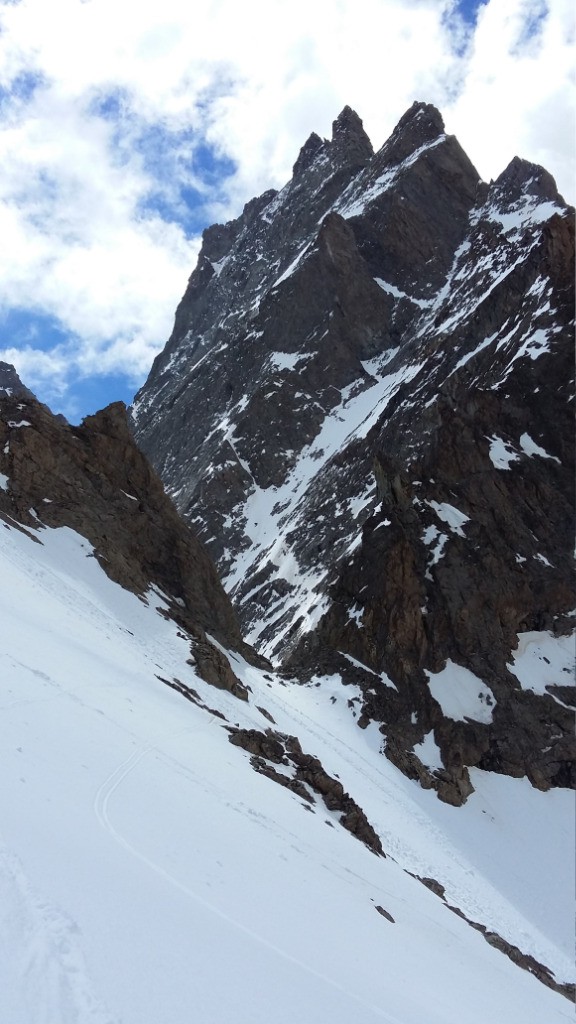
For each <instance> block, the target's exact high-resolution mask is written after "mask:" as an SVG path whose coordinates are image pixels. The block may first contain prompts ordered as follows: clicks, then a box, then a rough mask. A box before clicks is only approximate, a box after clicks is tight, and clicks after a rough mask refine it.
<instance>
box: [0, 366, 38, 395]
mask: <svg viewBox="0 0 576 1024" xmlns="http://www.w3.org/2000/svg"><path fill="white" fill-rule="evenodd" d="M10 396H13V397H14V398H33V397H34V396H33V394H32V392H31V391H30V390H29V389H28V388H27V387H25V386H24V384H23V383H22V381H21V380H20V377H19V376H18V374H17V373H16V370H15V368H14V367H13V366H12V364H11V363H5V362H3V361H2V360H1V359H0V397H1V398H7V397H10Z"/></svg>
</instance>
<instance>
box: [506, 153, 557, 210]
mask: <svg viewBox="0 0 576 1024" xmlns="http://www.w3.org/2000/svg"><path fill="white" fill-rule="evenodd" d="M494 184H495V186H496V188H497V189H500V190H502V191H505V192H507V193H509V194H510V196H511V198H517V197H520V195H531V196H534V198H536V199H541V200H551V201H553V202H556V201H558V200H559V199H561V196H560V195H559V193H558V189H557V187H556V182H555V181H554V178H553V177H552V175H551V174H550V172H549V171H547V170H545V169H544V167H540V165H539V164H533V163H531V162H530V161H529V160H523V159H522V157H519V156H515V157H513V158H512V160H511V161H510V163H509V164H508V166H507V167H506V168H505V169H504V170H503V171H502V174H500V175H499V176H498V178H497V179H496V181H495V183H494Z"/></svg>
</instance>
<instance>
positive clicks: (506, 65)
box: [0, 0, 573, 420]
mask: <svg viewBox="0 0 576 1024" xmlns="http://www.w3.org/2000/svg"><path fill="white" fill-rule="evenodd" d="M57 6H58V10H57V11H56V10H55V7H54V5H51V8H50V11H49V12H48V11H47V9H46V6H45V5H44V6H43V5H42V4H41V3H39V2H38V0H22V2H21V3H19V4H11V3H10V4H9V3H7V2H3V3H0V21H1V24H2V30H3V32H2V38H3V49H2V54H1V55H0V56H1V60H0V76H1V77H0V87H1V95H2V112H3V123H2V126H1V131H0V145H1V146H2V152H3V161H2V171H1V172H0V213H1V215H2V223H3V227H4V240H5V246H4V261H3V265H2V274H1V280H2V286H1V290H0V308H1V310H2V317H1V328H2V329H1V331H0V349H1V351H0V356H1V357H2V358H6V359H8V360H9V361H11V362H14V363H16V365H17V366H18V368H19V370H20V372H21V373H22V374H23V376H24V377H25V378H26V380H27V381H28V382H29V383H30V384H31V385H32V386H33V387H34V388H35V389H36V391H37V392H38V394H39V395H40V397H42V398H43V399H44V400H45V401H49V402H50V403H51V404H52V405H53V407H54V408H56V409H58V410H60V411H63V412H64V413H65V414H66V415H68V416H69V417H70V418H72V419H73V420H74V419H78V418H79V417H80V416H81V415H83V414H84V413H87V412H92V411H94V410H95V409H96V408H97V407H99V406H102V405H104V404H106V402H107V401H109V400H112V399H116V398H123V399H125V400H130V398H131V396H132V394H133V392H134V390H135V388H136V386H137V385H139V384H140V383H142V381H143V379H144V377H145V375H146V373H147V371H148V369H149V366H150V363H151V361H152V358H153V356H154V355H155V354H156V353H157V352H158V351H159V350H160V349H161V348H162V346H163V345H164V343H165V341H166V338H167V337H168V335H169V333H170V329H171V325H172V311H173V309H174V306H175V304H176V302H177V301H178V299H179V298H180V296H181V294H182V293H183V291H184V288H185V284H186V280H187V277H188V276H189V274H190V273H191V271H192V269H193V267H194V263H195V259H196V255H197V252H198V248H199V235H200V232H201V230H202V228H203V227H205V226H207V225H209V224H211V223H213V222H215V221H224V220H226V219H228V218H230V217H231V216H235V215H237V214H238V213H239V212H240V209H241V207H242V204H243V203H244V202H245V201H247V200H248V199H250V198H251V197H252V196H253V195H256V194H258V193H259V192H262V191H263V190H264V189H266V188H269V187H279V186H282V185H283V184H284V182H285V181H286V180H287V178H288V177H289V173H290V168H291V166H292V163H293V162H294V160H295V158H296V156H297V153H298V149H299V147H300V146H301V144H302V143H303V141H304V140H305V138H306V137H307V135H309V134H310V132H311V131H316V132H318V133H319V134H320V135H324V136H328V135H329V134H330V123H331V121H332V120H333V119H334V118H335V117H336V116H337V115H338V113H339V111H340V110H341V109H342V107H343V106H344V105H345V104H350V105H352V106H353V107H354V109H356V110H357V111H358V113H359V115H360V116H361V117H362V118H363V120H364V123H365V127H366V130H367V132H368V134H369V135H370V137H371V139H372V141H373V143H374V145H375V147H376V148H378V146H379V145H380V144H381V142H382V141H383V140H384V138H386V136H387V135H388V134H389V132H390V131H391V129H392V128H393V126H394V124H395V123H396V121H397V120H398V118H399V117H400V116H401V115H402V114H403V112H404V110H405V109H407V107H408V106H409V105H410V103H411V102H412V101H413V100H414V99H420V100H424V101H427V102H434V103H436V104H437V105H438V106H439V107H440V108H441V110H442V112H443V114H444V117H445V121H446V127H447V130H448V131H449V132H454V133H455V134H456V135H457V136H458V138H459V139H460V141H461V143H462V144H463V145H464V147H465V149H466V150H467V152H468V153H469V154H470V156H471V158H472V160H473V161H474V162H475V163H476V165H477V167H478V170H479V172H480V174H481V176H483V177H484V178H489V177H491V176H496V175H497V174H498V173H500V171H501V170H502V169H503V168H504V166H505V165H506V164H507V163H508V161H509V160H510V159H511V158H512V156H514V155H515V153H518V154H519V155H521V156H523V157H526V158H529V159H532V160H536V161H537V162H540V163H543V164H544V165H545V166H546V167H547V168H548V169H549V170H551V171H552V173H554V174H555V176H556V177H557V180H558V184H559V187H560V190H561V191H563V192H564V193H567V195H566V198H568V199H570V198H571V196H570V194H569V189H570V187H571V185H570V182H571V176H570V172H571V162H572V158H571V150H572V143H573V140H572V138H571V136H570V132H567V131H566V123H567V120H568V119H569V118H570V116H571V114H570V111H571V109H572V104H573V83H572V79H571V68H572V42H571V40H572V33H573V15H572V13H571V10H570V5H569V4H567V3H565V2H564V0H552V2H550V3H534V2H526V0H514V2H513V3H509V4H506V5H505V9H504V5H502V4H501V3H499V2H498V0H490V2H488V3H478V2H476V0H470V2H464V0H461V2H459V3H455V2H453V0H442V2H437V0H434V2H432V0H430V2H428V0H414V2H411V3H405V2H404V3H386V4H385V5H383V4H382V3H381V2H380V0H370V3H368V4H367V5H364V8H363V15H362V19H359V18H358V15H357V9H356V8H353V6H352V5H351V4H350V3H348V2H344V3H341V4H339V5H338V6H337V8H334V7H333V6H331V8H330V15H331V16H330V17H328V12H327V10H326V8H325V5H322V4H319V5H315V7H314V10H313V11H310V10H308V9H306V11H304V8H303V10H302V11H299V9H298V8H297V7H295V8H293V9H292V11H291V18H290V21H289V22H287V21H286V19H285V17H284V16H283V17H282V18H281V17H280V12H279V11H277V12H276V16H275V12H274V10H270V9H269V10H268V13H267V18H266V21H265V22H264V21H263V20H262V18H261V17H259V16H258V10H257V6H255V7H254V9H253V11H252V12H251V13H252V15H253V16H252V17H248V14H250V12H246V11H245V9H244V8H243V9H242V12H241V13H240V11H239V10H238V9H237V8H235V7H234V5H230V4H229V3H228V2H221V3H218V4H212V5H205V7H203V9H202V11H201V12H200V11H196V10H195V11H194V12H193V16H192V13H183V11H182V7H181V4H176V3H172V2H168V3H165V4H163V5H162V9H161V10H160V9H158V8H157V6H156V5H147V4H145V5H142V4H139V5H138V17H137V18H134V17H133V16H132V15H133V14H134V11H135V8H134V6H133V5H132V4H131V3H130V2H125V3H124V4H122V5H120V7H119V6H118V4H115V5H112V4H110V3H108V2H105V3H99V4H98V5H96V4H86V3H80V0H58V4H57ZM62 25H65V26H66V33H65V35H64V33H63V31H62V27H61V26H62ZM278 25H281V31H278V27H277V26H278ZM368 26H369V28H370V31H367V27H368Z"/></svg>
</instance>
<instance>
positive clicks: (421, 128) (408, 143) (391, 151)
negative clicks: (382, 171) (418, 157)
mask: <svg viewBox="0 0 576 1024" xmlns="http://www.w3.org/2000/svg"><path fill="white" fill-rule="evenodd" d="M443 134H444V121H443V118H442V114H441V113H440V111H439V110H437V108H436V107H435V106H433V105H432V104H431V103H420V102H417V101H415V102H414V103H413V104H412V106H411V107H409V108H408V110H407V111H406V113H405V114H403V115H402V117H401V118H400V120H399V121H398V124H397V125H396V127H395V129H394V131H393V132H392V135H391V136H390V138H389V139H388V140H387V142H385V143H384V145H383V146H382V148H381V150H380V151H379V152H380V153H381V154H382V157H383V159H384V162H385V163H388V162H391V163H401V162H402V161H403V160H406V158H407V157H409V156H411V155H412V153H415V152H416V150H417V149H420V148H421V147H422V146H426V145H430V144H431V143H433V142H435V141H436V140H437V139H440V138H441V137H442V136H443Z"/></svg>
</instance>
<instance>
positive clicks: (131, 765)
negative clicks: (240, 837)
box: [94, 746, 403, 1024]
mask: <svg viewBox="0 0 576 1024" xmlns="http://www.w3.org/2000/svg"><path fill="white" fill-rule="evenodd" d="M155 750H157V748H156V747H151V746H149V747H144V748H140V749H138V750H136V751H134V752H133V753H132V754H131V755H130V757H128V758H126V760H125V761H123V762H122V763H121V764H120V765H118V767H117V768H115V770H114V771H113V772H112V773H111V774H110V775H109V776H108V778H106V779H105V780H104V782H103V783H102V785H101V786H100V787H99V789H98V791H97V793H96V796H95V798H94V813H95V815H96V818H97V819H98V822H99V823H100V825H101V826H102V828H103V829H105V830H106V831H107V832H108V833H109V834H110V836H111V837H112V838H113V839H114V840H115V842H116V843H118V845H119V846H121V847H122V848H123V849H124V850H126V852H127V853H129V854H130V855H131V856H133V857H136V859H137V860H139V861H140V862H141V863H142V864H145V865H146V867H148V868H149V869H150V870H151V871H153V872H155V874H157V875H158V876H159V877H160V878H162V879H163V880H164V881H165V882H166V883H168V884H169V885H172V886H174V888H176V889H178V891H179V892H181V893H183V895H185V896H187V897H188V899H191V900H193V901H194V902H195V903H198V904H200V905H201V906H203V907H205V908H206V909H207V910H209V911H210V912H211V913H213V914H215V915H216V916H217V917H219V918H220V919H221V920H222V921H225V922H226V924H228V925H230V926H231V927H232V928H235V929H236V930H237V931H239V932H242V934H243V935H246V936H248V937H249V938H250V939H252V941H254V942H256V943H257V944H258V945H261V946H264V947H265V948H266V949H269V950H271V951H272V952H273V953H275V954H276V955H277V956H279V957H281V958H282V959H283V960H286V961H287V962H288V963H291V964H294V966H296V967H298V968H300V970H302V971H305V972H306V973H307V974H310V975H312V977H314V978H318V979H319V980H320V981H322V982H323V983H324V984H325V985H328V986H330V987H331V988H333V989H335V990H336V991H337V992H340V993H341V994H342V995H344V996H345V997H346V998H347V999H350V1000H351V1001H352V1002H354V1003H356V1004H358V1005H359V1006H361V1007H363V1008H364V1009H365V1010H368V1011H369V1012H370V1013H371V1014H373V1015H374V1016H376V1017H378V1018H380V1019H381V1020H383V1021H386V1024H403V1022H402V1021H401V1020H400V1019H399V1018H398V1017H395V1016H391V1015H390V1014H389V1013H386V1012H385V1011H384V1010H382V1009H380V1008H379V1007H377V1006H374V1005H373V1004H371V1003H366V1002H365V1001H364V1000H363V999H361V998H360V997H359V996H357V995H356V994H355V993H353V992H350V991H349V990H348V989H345V988H344V987H343V986H342V985H339V984H338V982H337V981H334V979H333V978H329V977H328V976H327V975H325V974H322V973H321V972H320V971H315V970H314V969H313V968H312V967H310V966H309V965H308V964H306V963H304V962H303V961H301V960H298V959H297V957H294V956H292V954H291V953H288V952H287V951H286V950H284V949H281V948H280V947H279V946H276V945H275V944H274V943H272V942H270V941H269V940H268V939H265V938H264V937H263V936H262V935H259V934H258V932H255V931H253V930H252V929H251V928H248V927H247V926H246V925H244V924H242V923H241V922H240V921H237V920H235V919H234V918H232V917H230V916H229V915H228V914H226V913H224V911H223V910H220V908H219V907H216V906H214V904H212V903H210V902H209V901H208V900H206V899H204V897H203V896H200V895H199V893H197V892H194V890H193V889H190V888H189V886H187V885H184V883H183V882H181V881H180V880H179V879H178V878H175V877H174V876H173V875H172V874H170V872H169V871H167V870H166V869H165V868H163V867H162V866H161V865H160V864H157V863H156V862H155V861H153V860H151V859H150V858H149V857H147V856H146V854H145V853H143V852H142V851H141V850H138V849H137V848H136V847H135V846H132V844H131V843H130V842H128V840H127V839H126V838H125V837H124V836H123V835H122V834H121V833H120V832H119V831H118V829H117V828H115V826H114V825H113V824H112V822H111V821H110V815H109V811H108V807H109V803H110V799H111V797H112V796H113V795H114V793H115V792H116V791H117V790H118V788H119V787H120V786H121V785H122V783H123V782H124V780H125V779H126V778H127V777H128V775H129V774H130V773H131V772H133V771H134V769H135V768H136V767H137V766H138V764H139V763H140V762H141V761H142V760H143V759H144V758H145V757H146V756H147V755H149V754H150V753H152V752H153V751H155ZM98 1024H99V1022H98Z"/></svg>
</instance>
